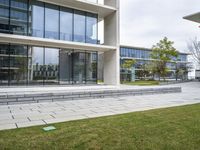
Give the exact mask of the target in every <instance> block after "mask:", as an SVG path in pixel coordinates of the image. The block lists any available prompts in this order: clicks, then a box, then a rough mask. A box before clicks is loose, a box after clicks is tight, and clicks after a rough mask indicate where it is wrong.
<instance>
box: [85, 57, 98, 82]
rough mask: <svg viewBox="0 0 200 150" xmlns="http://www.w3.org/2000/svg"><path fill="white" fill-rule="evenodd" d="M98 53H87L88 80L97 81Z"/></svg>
mask: <svg viewBox="0 0 200 150" xmlns="http://www.w3.org/2000/svg"><path fill="white" fill-rule="evenodd" d="M96 80H97V53H86V82H87V83H96Z"/></svg>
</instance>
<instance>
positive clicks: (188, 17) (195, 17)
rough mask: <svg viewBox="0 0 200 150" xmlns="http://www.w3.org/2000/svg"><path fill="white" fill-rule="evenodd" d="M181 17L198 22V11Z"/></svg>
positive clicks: (199, 18)
mask: <svg viewBox="0 0 200 150" xmlns="http://www.w3.org/2000/svg"><path fill="white" fill-rule="evenodd" d="M183 19H186V20H190V21H193V22H197V23H200V12H198V13H195V14H191V15H188V16H185V17H183Z"/></svg>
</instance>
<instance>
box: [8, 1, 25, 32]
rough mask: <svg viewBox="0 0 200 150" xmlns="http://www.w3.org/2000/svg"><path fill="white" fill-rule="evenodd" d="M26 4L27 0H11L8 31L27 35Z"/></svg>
mask: <svg viewBox="0 0 200 150" xmlns="http://www.w3.org/2000/svg"><path fill="white" fill-rule="evenodd" d="M27 21H28V4H27V0H11V12H10V33H11V34H19V35H27V31H28V30H27V28H28V27H27Z"/></svg>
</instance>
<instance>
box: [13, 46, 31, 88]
mask: <svg viewBox="0 0 200 150" xmlns="http://www.w3.org/2000/svg"><path fill="white" fill-rule="evenodd" d="M27 66H28V59H27V46H24V45H11V46H10V84H19V85H24V84H26V83H27Z"/></svg>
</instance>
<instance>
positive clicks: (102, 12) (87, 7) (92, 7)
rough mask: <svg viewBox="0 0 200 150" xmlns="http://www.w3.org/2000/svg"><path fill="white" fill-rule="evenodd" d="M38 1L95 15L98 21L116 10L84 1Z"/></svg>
mask: <svg viewBox="0 0 200 150" xmlns="http://www.w3.org/2000/svg"><path fill="white" fill-rule="evenodd" d="M39 1H42V2H46V3H51V4H55V5H59V6H65V7H69V8H75V9H78V10H83V11H88V12H92V13H96V14H98V15H99V18H100V20H101V19H103V18H105V17H106V16H108V15H110V14H111V13H113V12H115V11H116V8H114V7H111V6H107V5H102V4H98V3H93V2H88V1H86V0H39Z"/></svg>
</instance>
